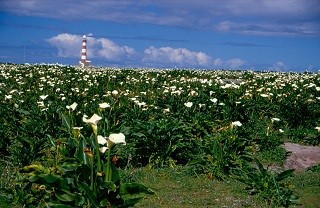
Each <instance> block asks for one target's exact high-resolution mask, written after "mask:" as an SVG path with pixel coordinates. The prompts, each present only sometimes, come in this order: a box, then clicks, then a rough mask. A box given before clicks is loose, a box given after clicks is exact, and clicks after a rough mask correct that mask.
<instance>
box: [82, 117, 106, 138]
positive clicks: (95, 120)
mask: <svg viewBox="0 0 320 208" xmlns="http://www.w3.org/2000/svg"><path fill="white" fill-rule="evenodd" d="M101 119H102V117H100V116H98V115H97V114H93V115H92V117H91V118H90V119H88V118H87V116H83V118H82V121H83V122H85V123H87V124H89V125H90V126H91V127H92V129H93V133H94V134H95V135H97V133H98V127H97V124H98V121H100V120H101Z"/></svg>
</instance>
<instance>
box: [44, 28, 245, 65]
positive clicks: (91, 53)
mask: <svg viewBox="0 0 320 208" xmlns="http://www.w3.org/2000/svg"><path fill="white" fill-rule="evenodd" d="M47 41H48V42H49V43H50V44H51V45H53V46H54V47H56V48H57V49H58V56H60V57H64V58H79V59H80V54H81V47H82V46H81V45H82V44H81V42H82V36H81V35H74V34H68V33H63V34H59V35H57V36H54V37H52V38H50V39H48V40H47ZM87 55H88V59H89V60H90V59H96V60H103V61H108V62H117V63H119V65H122V66H126V65H127V64H134V65H135V66H138V65H139V66H141V67H145V66H152V67H186V68H192V67H196V68H211V69H218V68H222V67H225V68H239V67H242V66H243V65H244V63H245V62H244V61H243V60H242V59H240V58H234V59H230V60H227V61H223V60H222V59H220V58H213V57H211V56H210V55H207V54H206V53H204V52H200V51H190V50H189V49H186V48H172V47H160V48H156V47H154V46H150V47H148V48H146V49H145V50H144V53H143V54H140V53H139V52H137V51H136V50H135V49H134V48H132V47H129V46H119V45H117V44H116V43H115V42H113V41H111V40H109V39H107V38H99V39H96V38H94V37H87ZM92 62H93V64H94V60H92Z"/></svg>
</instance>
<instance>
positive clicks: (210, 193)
mask: <svg viewBox="0 0 320 208" xmlns="http://www.w3.org/2000/svg"><path fill="white" fill-rule="evenodd" d="M124 175H125V176H126V177H125V178H126V180H128V181H138V182H141V183H143V184H144V185H146V186H147V187H150V188H151V189H153V190H154V191H155V193H156V194H155V195H149V196H146V197H145V198H144V199H143V200H141V201H140V202H138V203H137V204H136V205H135V206H134V207H136V208H139V207H160V208H161V207H163V208H165V207H177V208H178V207H186V208H191V207H198V208H201V207H203V208H204V207H248V208H249V207H251V208H253V207H264V208H268V207H271V206H270V205H267V204H266V202H265V201H263V200H262V199H261V198H259V197H258V196H250V195H248V193H247V192H246V191H245V190H244V185H243V184H241V183H240V182H238V181H235V180H232V179H229V180H226V181H218V180H209V179H207V178H205V177H204V176H198V177H195V176H191V174H190V169H188V168H186V167H177V168H174V169H169V168H166V169H148V168H141V169H132V170H127V171H126V172H124ZM319 178H320V172H314V171H306V172H302V173H296V174H295V175H294V177H293V178H291V179H290V182H291V183H292V184H293V187H294V188H293V190H294V192H295V194H297V195H298V196H299V197H300V203H299V204H298V205H292V206H290V207H296V208H317V207H319V204H320V180H319Z"/></svg>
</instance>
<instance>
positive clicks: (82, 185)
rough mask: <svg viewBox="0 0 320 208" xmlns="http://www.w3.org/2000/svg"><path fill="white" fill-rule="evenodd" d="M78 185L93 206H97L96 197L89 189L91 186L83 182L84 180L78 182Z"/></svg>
mask: <svg viewBox="0 0 320 208" xmlns="http://www.w3.org/2000/svg"><path fill="white" fill-rule="evenodd" d="M78 185H79V187H80V188H81V189H82V190H83V191H84V192H85V193H86V195H87V196H88V198H89V200H90V202H91V203H92V204H93V205H94V206H95V207H99V203H98V201H97V199H96V196H95V195H94V192H93V190H91V188H90V187H89V186H88V185H87V184H85V183H84V182H80V183H79V184H78Z"/></svg>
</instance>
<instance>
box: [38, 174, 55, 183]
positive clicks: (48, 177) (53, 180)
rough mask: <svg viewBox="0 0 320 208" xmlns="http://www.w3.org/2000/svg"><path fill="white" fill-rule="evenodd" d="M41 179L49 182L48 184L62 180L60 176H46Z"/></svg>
mask: <svg viewBox="0 0 320 208" xmlns="http://www.w3.org/2000/svg"><path fill="white" fill-rule="evenodd" d="M41 177H42V178H43V179H44V180H45V181H46V182H47V183H54V182H56V181H57V180H59V179H60V177H59V176H57V175H52V174H45V175H41Z"/></svg>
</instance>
